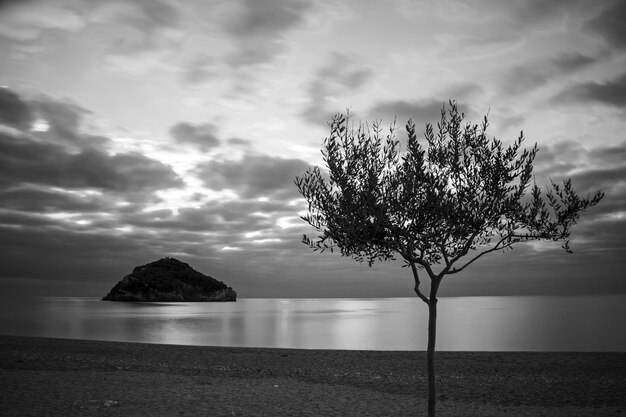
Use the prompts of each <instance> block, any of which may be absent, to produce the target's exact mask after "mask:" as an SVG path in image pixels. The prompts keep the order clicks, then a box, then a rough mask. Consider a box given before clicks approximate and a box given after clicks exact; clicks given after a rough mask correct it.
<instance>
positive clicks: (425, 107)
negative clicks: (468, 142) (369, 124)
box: [369, 99, 447, 128]
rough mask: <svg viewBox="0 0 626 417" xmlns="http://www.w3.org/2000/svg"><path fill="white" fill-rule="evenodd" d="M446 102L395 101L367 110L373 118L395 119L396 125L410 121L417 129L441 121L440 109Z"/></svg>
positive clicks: (430, 100) (428, 100) (432, 100)
mask: <svg viewBox="0 0 626 417" xmlns="http://www.w3.org/2000/svg"><path fill="white" fill-rule="evenodd" d="M444 104H447V101H445V100H442V101H439V100H434V99H423V100H415V101H406V100H395V101H386V102H382V103H378V104H376V105H375V106H374V107H372V108H371V109H370V110H369V113H370V114H371V115H372V117H374V118H383V119H385V120H393V119H394V118H396V117H397V120H398V124H399V125H400V126H404V124H405V123H406V122H407V121H408V120H409V119H412V120H413V122H414V123H415V125H416V126H417V127H418V128H423V127H424V126H425V125H426V123H436V122H437V121H438V120H440V119H441V108H442V106H443V105H444Z"/></svg>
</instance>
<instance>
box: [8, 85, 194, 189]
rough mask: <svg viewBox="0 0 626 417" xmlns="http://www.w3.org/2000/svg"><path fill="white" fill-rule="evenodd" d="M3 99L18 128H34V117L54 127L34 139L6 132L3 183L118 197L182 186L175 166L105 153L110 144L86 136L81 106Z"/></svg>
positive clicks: (46, 100)
mask: <svg viewBox="0 0 626 417" xmlns="http://www.w3.org/2000/svg"><path fill="white" fill-rule="evenodd" d="M0 94H1V95H0V97H3V99H2V100H4V102H5V104H6V106H0V111H2V113H1V114H3V115H4V116H3V117H4V119H6V120H9V121H10V122H11V123H12V124H13V125H16V126H21V127H23V126H26V125H27V124H30V123H31V121H32V119H33V117H34V116H32V115H36V117H37V118H42V119H44V120H45V121H46V122H47V123H48V125H49V128H48V130H46V131H43V132H32V134H31V133H28V134H24V133H22V134H20V135H14V134H12V133H9V132H0V173H1V174H2V175H1V176H0V184H3V185H5V186H10V185H24V184H34V185H46V186H54V187H61V188H68V189H77V188H95V189H99V190H108V191H117V192H138V191H148V190H157V189H161V188H168V187H175V186H181V185H182V180H181V179H180V178H179V177H178V175H177V174H176V173H175V172H174V171H173V170H172V169H171V168H170V167H169V166H166V165H164V164H163V163H161V162H159V161H157V160H154V159H151V158H148V157H146V156H144V155H142V154H138V153H117V154H111V153H110V152H108V151H107V150H106V149H105V145H108V144H109V143H110V139H108V138H106V137H100V136H93V135H89V134H85V133H83V132H81V131H80V126H81V124H82V117H83V116H84V115H85V114H88V111H87V110H84V109H83V108H81V107H80V106H78V105H74V104H70V103H66V102H60V101H55V100H54V99H52V98H50V97H46V98H44V99H37V100H33V101H25V100H23V99H21V98H20V97H19V96H18V95H17V94H16V93H14V92H11V91H10V90H8V89H1V90H0ZM7 106H8V107H7ZM4 107H7V110H2V108H4ZM68 143H69V144H72V145H74V146H71V147H68V146H67V144H68Z"/></svg>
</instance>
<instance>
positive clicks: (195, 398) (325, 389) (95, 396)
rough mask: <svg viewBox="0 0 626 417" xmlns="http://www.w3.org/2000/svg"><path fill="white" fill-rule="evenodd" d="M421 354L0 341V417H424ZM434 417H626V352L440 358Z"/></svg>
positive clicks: (474, 354) (439, 355)
mask: <svg viewBox="0 0 626 417" xmlns="http://www.w3.org/2000/svg"><path fill="white" fill-rule="evenodd" d="M425 357H426V353H425V352H424V351H416V352H411V351H356V350H313V349H311V350H309V349H277V348H238V347H205V346H189V345H160V344H148V343H131V342H108V341H92V340H74V339H51V338H39V337H23V336H1V335H0V375H1V376H0V384H2V386H3V390H1V391H0V415H12V416H31V415H33V416H34V415H67V416H70V415H76V416H79V415H80V416H82V415H104V414H106V415H111V416H135V415H156V416H160V415H163V416H172V415H187V416H194V415H211V416H232V415H236V416H288V415H311V416H314V415H338V416H341V415H345V416H348V415H354V416H376V415H398V416H403V415H416V413H417V415H425V414H426V396H427V380H426V359H425ZM436 368H437V370H436V373H437V388H438V397H439V400H438V407H437V409H438V415H439V416H456V415H470V416H471V415H475V416H499V415H510V416H536V415H550V416H559V415H562V416H595V415H597V416H605V415H606V416H614V415H626V398H625V396H624V395H623V393H624V392H626V353H619V352H618V353H609V352H598V353H593V352H580V353H578V352H437V353H436Z"/></svg>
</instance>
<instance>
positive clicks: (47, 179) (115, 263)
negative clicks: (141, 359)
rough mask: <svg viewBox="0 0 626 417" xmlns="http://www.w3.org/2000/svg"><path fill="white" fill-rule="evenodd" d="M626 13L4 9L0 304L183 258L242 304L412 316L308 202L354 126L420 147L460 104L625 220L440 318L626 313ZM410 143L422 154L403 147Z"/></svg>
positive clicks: (401, 271)
mask: <svg viewBox="0 0 626 417" xmlns="http://www.w3.org/2000/svg"><path fill="white" fill-rule="evenodd" d="M623 16H626V2H624V1H608V0H607V1H594V2H589V1H575V0H567V1H557V0H524V1H506V2H502V1H498V0H476V1H471V2H470V1H438V2H430V1H411V0H390V1H384V2H383V1H364V0H359V1H355V0H353V1H350V0H348V1H331V0H308V1H301V0H290V1H287V0H284V1H283V0H239V1H235V0H229V1H220V0H216V1H212V0H185V1H182V0H181V1H173V0H172V1H169V0H132V1H131V0H125V1H116V0H112V1H107V2H96V1H90V0H57V1H43V0H41V1H38V0H23V1H2V2H0V85H1V86H2V87H1V88H0V148H1V149H0V254H1V255H0V256H1V257H2V261H1V262H0V292H1V293H3V294H9V295H24V294H32V295H53V296H94V297H97V296H103V295H105V294H106V293H107V292H108V290H109V289H110V288H111V287H112V286H113V285H114V284H115V283H116V282H117V281H119V280H120V279H121V278H122V277H123V276H124V275H126V274H127V273H129V272H130V271H131V270H132V268H133V267H134V266H137V265H142V264H145V263H148V262H151V261H154V260H157V259H159V258H162V257H164V256H171V257H175V258H177V259H180V260H182V261H184V262H188V263H189V264H190V265H191V266H192V267H194V268H195V269H197V270H199V271H201V272H203V273H205V274H207V275H210V276H213V277H215V278H217V279H219V280H222V281H224V282H226V283H227V284H228V285H230V286H232V287H233V288H234V289H235V290H236V291H237V292H238V294H239V297H243V298H246V297H270V298H282V297H305V298H316V297H396V296H397V297H411V296H414V295H415V294H414V293H413V279H412V276H411V273H410V270H408V269H406V268H402V264H401V263H377V264H374V265H373V266H372V267H371V268H369V267H368V266H367V264H359V263H358V262H355V261H354V260H352V259H350V258H342V257H341V256H339V255H337V254H336V253H335V254H329V253H324V254H319V253H314V252H312V251H311V250H309V249H308V248H307V247H306V246H305V245H303V244H302V243H301V237H302V234H304V233H307V234H315V231H314V230H312V229H311V228H310V227H309V226H308V225H307V224H306V223H305V222H303V221H302V220H301V219H300V216H301V215H303V214H305V210H306V204H305V202H304V200H303V199H301V198H300V195H299V194H298V191H297V189H296V187H295V185H294V183H293V180H294V177H295V176H296V175H302V174H303V173H304V172H305V171H306V170H307V168H308V167H310V166H314V165H321V164H322V159H321V155H320V145H321V142H322V139H323V138H324V137H326V136H327V135H328V133H329V130H328V125H327V122H328V121H329V120H330V118H331V117H332V115H333V114H335V113H337V112H344V111H346V109H349V110H350V112H351V114H352V115H353V117H354V118H355V119H357V120H362V121H374V120H381V121H382V123H383V125H388V124H390V123H392V122H393V120H394V118H397V120H398V125H399V126H403V125H404V123H405V122H406V121H407V120H408V119H409V118H412V119H413V120H414V122H415V123H416V125H417V126H418V130H423V127H424V125H425V123H427V122H433V123H436V122H437V121H438V118H439V113H440V109H441V107H442V105H443V103H446V102H447V101H448V100H450V99H454V100H457V103H458V104H459V107H460V109H461V110H462V111H464V112H465V114H466V117H467V120H468V121H474V122H479V121H480V120H481V118H482V116H483V115H485V114H487V113H488V114H489V120H490V134H491V135H493V136H495V137H497V138H498V139H501V140H503V141H504V142H505V143H507V144H508V143H512V142H513V141H514V140H515V139H516V138H517V137H518V135H519V133H520V131H522V130H523V132H524V135H525V136H526V138H527V139H526V142H525V144H526V146H527V147H531V146H532V144H534V143H535V142H536V143H537V144H538V145H539V148H540V150H539V154H538V156H537V158H536V160H535V164H534V166H535V170H534V173H535V178H536V181H537V182H538V183H539V184H545V183H546V182H547V181H548V180H549V178H551V179H553V180H557V181H560V180H562V179H563V178H567V177H571V178H572V181H573V185H574V188H575V189H576V190H577V191H578V192H579V193H580V194H582V195H587V194H588V193H591V194H593V193H594V192H595V190H597V189H602V190H603V191H604V192H605V194H606V196H605V198H604V200H603V201H602V202H601V203H600V204H599V205H598V206H596V207H594V208H593V209H591V210H589V211H588V212H587V213H585V214H584V215H583V217H582V218H581V220H580V222H579V223H578V224H577V225H576V227H575V228H574V230H573V233H572V238H571V247H572V250H573V251H574V253H573V254H567V253H565V252H564V251H563V250H562V249H561V247H560V246H561V245H560V244H559V243H555V242H548V243H533V244H521V245H518V246H516V247H515V249H514V250H513V251H508V252H506V253H493V254H490V255H489V256H486V257H483V258H481V260H480V261H479V262H476V263H475V264H473V265H472V266H471V267H469V268H467V269H466V270H465V271H464V272H463V273H461V274H456V275H454V276H451V277H450V278H446V279H444V281H443V283H442V286H441V289H440V295H441V296H464V295H471V296H482V295H517V294H587V293H593V294H605V293H624V292H626V279H625V277H624V270H625V269H626V249H625V248H626V246H625V243H624V241H625V240H626V181H625V180H626V134H625V133H624V132H626V70H625V68H626V20H624V19H623ZM398 135H399V136H401V135H402V132H401V131H399V132H398Z"/></svg>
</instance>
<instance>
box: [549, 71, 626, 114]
mask: <svg viewBox="0 0 626 417" xmlns="http://www.w3.org/2000/svg"><path fill="white" fill-rule="evenodd" d="M551 101H552V103H555V104H561V103H564V104H568V103H570V102H577V103H588V102H598V103H602V104H606V105H609V106H613V107H617V108H625V107H626V73H624V74H622V75H620V76H619V77H617V78H616V79H615V80H613V81H605V82H602V83H600V82H595V81H590V82H586V83H580V84H575V85H573V86H571V87H569V88H568V89H566V90H563V91H561V92H560V93H558V94H557V95H555V96H554V97H553V98H552V99H551Z"/></svg>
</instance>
